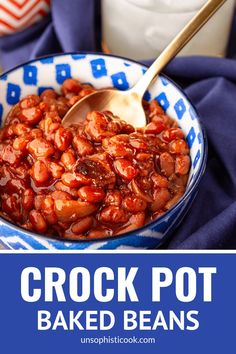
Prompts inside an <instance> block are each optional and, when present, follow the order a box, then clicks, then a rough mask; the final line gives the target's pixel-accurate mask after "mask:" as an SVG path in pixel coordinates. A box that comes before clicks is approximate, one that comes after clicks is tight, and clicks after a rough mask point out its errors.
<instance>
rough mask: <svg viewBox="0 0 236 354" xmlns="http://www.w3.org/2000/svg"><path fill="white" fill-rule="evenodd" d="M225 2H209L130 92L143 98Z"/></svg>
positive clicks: (212, 0) (213, 0)
mask: <svg viewBox="0 0 236 354" xmlns="http://www.w3.org/2000/svg"><path fill="white" fill-rule="evenodd" d="M225 1H226V0H209V1H207V3H206V4H205V5H204V6H203V7H202V8H201V9H200V10H199V11H198V12H197V14H196V15H195V16H194V17H193V18H192V19H191V20H190V21H189V22H188V23H187V25H186V26H185V27H184V28H183V29H182V30H181V32H179V34H178V35H177V36H176V37H175V38H174V39H173V40H172V41H171V43H170V44H169V45H168V46H167V47H166V48H165V49H164V51H163V52H162V53H161V54H160V56H159V57H158V58H157V59H156V60H155V61H154V63H153V64H152V65H151V66H150V68H149V69H148V70H147V71H146V73H145V74H144V75H143V77H142V78H141V79H140V80H139V81H138V83H137V84H136V85H135V86H134V87H133V88H132V89H131V90H130V91H131V92H132V93H135V94H138V96H140V98H142V97H143V95H144V92H145V91H146V89H147V88H148V86H149V85H150V83H151V82H152V80H153V79H154V78H155V77H156V76H157V75H158V74H159V73H160V71H161V70H162V69H163V68H164V67H165V66H166V65H167V64H168V63H169V61H170V60H171V59H173V58H174V57H175V56H176V55H177V54H178V53H179V51H180V50H181V49H182V48H183V47H184V46H185V45H186V44H187V43H188V42H189V41H190V39H191V38H192V37H193V36H194V35H195V34H196V33H197V32H198V31H199V30H200V29H201V27H202V26H203V25H204V24H205V23H206V22H207V21H208V20H209V18H210V17H211V16H212V15H213V14H214V13H215V12H216V11H217V10H218V9H219V8H220V7H221V6H222V5H223V4H224V2H225Z"/></svg>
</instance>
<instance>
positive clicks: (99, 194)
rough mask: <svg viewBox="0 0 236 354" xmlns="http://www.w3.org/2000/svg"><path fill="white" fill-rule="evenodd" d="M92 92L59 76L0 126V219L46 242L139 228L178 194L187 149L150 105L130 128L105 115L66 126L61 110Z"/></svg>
mask: <svg viewBox="0 0 236 354" xmlns="http://www.w3.org/2000/svg"><path fill="white" fill-rule="evenodd" d="M93 91H95V89H94V88H93V87H92V86H90V85H84V84H81V83H80V82H78V81H77V80H75V79H72V78H70V79H66V80H65V81H64V83H63V84H62V87H61V92H62V94H59V93H57V92H56V91H54V90H53V89H46V90H44V92H42V93H41V95H40V96H37V95H28V96H26V97H25V98H23V99H22V100H21V101H20V102H19V103H17V104H16V105H15V106H13V107H12V109H11V110H10V112H9V113H8V115H7V117H6V118H5V122H6V123H5V127H3V128H2V129H0V193H1V204H0V215H1V216H3V217H4V218H6V219H7V220H10V221H13V222H15V223H17V224H18V225H20V226H22V227H24V228H26V229H28V230H31V231H35V232H38V233H43V234H46V235H48V236H50V237H55V236H56V237H58V236H59V237H62V238H63V239H66V238H67V239H71V240H86V239H89V240H90V239H93V238H94V239H99V238H103V237H110V236H112V235H119V234H121V233H124V232H129V231H133V230H135V229H137V228H139V227H142V226H143V225H145V223H147V222H148V221H151V220H155V219H156V218H157V217H160V216H161V215H163V213H164V212H165V211H166V210H168V209H169V208H171V207H172V206H173V205H174V204H176V203H177V202H178V200H179V199H180V198H181V197H182V195H183V194H184V192H185V189H186V186H187V181H188V173H189V169H190V164H191V161H190V157H189V148H188V145H187V143H186V141H185V138H184V133H183V131H182V130H181V129H180V128H179V127H178V124H177V122H175V121H173V120H172V119H171V118H170V117H169V116H167V115H166V114H165V112H164V110H163V109H162V108H161V107H160V105H159V104H158V102H156V101H155V100H154V101H151V102H150V103H148V102H145V101H144V102H143V105H144V110H145V113H146V115H147V121H148V122H149V123H148V124H147V126H146V127H143V128H138V129H135V128H134V127H133V126H132V125H130V124H127V123H126V122H125V121H123V120H121V119H120V118H119V117H117V116H115V115H114V114H113V113H112V112H110V111H104V112H97V111H93V112H90V113H88V114H87V116H86V118H85V120H84V121H80V122H79V123H78V124H74V125H72V126H70V127H68V128H65V127H63V125H62V118H63V117H64V115H65V114H66V112H67V111H68V109H69V107H71V106H72V105H74V104H75V103H76V102H78V100H80V99H81V98H82V97H84V96H86V95H88V94H90V93H91V92H93Z"/></svg>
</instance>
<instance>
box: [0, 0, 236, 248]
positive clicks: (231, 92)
mask: <svg viewBox="0 0 236 354" xmlns="http://www.w3.org/2000/svg"><path fill="white" fill-rule="evenodd" d="M78 2H79V6H80V10H81V11H78ZM59 4H60V6H59ZM84 14H86V16H85V15H84ZM100 28H101V26H100V8H99V1H93V0H77V1H70V6H68V2H67V1H64V2H62V1H60V0H54V1H53V2H52V13H51V16H49V17H47V18H45V19H44V20H42V21H40V22H38V23H37V24H35V25H34V26H31V27H30V28H28V29H26V30H24V31H22V32H19V33H17V34H14V35H11V36H7V37H1V38H0V48H1V52H2V53H1V62H2V65H3V67H4V69H8V68H9V67H12V66H14V65H16V64H19V63H20V62H23V61H27V60H28V59H30V58H34V57H37V56H41V55H46V54H51V53H55V52H60V51H100V43H101V31H100ZM232 38H233V36H232ZM230 52H231V54H232V53H233V51H232V47H231V49H230ZM165 72H166V73H167V74H168V75H169V76H170V77H171V78H172V79H174V80H175V81H176V82H177V83H178V84H180V85H181V86H182V87H184V89H185V92H186V93H187V95H188V96H189V97H190V99H191V100H192V101H193V103H194V104H195V105H196V108H197V110H198V112H199V114H200V116H201V117H202V122H203V125H204V127H205V129H206V132H207V136H208V142H209V157H208V163H207V168H206V173H205V175H204V177H203V180H202V182H201V184H200V188H199V193H198V195H197V197H196V199H195V201H194V203H193V205H192V207H191V210H190V211H189V213H188V214H187V215H186V217H185V219H184V221H183V223H182V224H181V226H180V227H179V228H178V230H176V231H175V232H174V234H173V236H172V238H171V239H170V241H169V242H168V244H166V245H165V247H168V248H172V249H173V248H179V249H218V248H219V249H225V248H229V249H232V248H236V138H235V136H236V61H235V60H232V59H219V58H206V57H188V58H184V57H181V58H177V59H175V60H173V61H172V62H171V64H170V65H169V66H168V67H167V68H166V70H165Z"/></svg>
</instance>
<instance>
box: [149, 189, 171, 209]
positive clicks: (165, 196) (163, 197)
mask: <svg viewBox="0 0 236 354" xmlns="http://www.w3.org/2000/svg"><path fill="white" fill-rule="evenodd" d="M153 197H154V198H153V199H154V202H153V203H152V204H151V210H152V212H156V211H158V210H161V209H164V207H165V205H166V203H167V202H168V201H169V200H170V198H171V195H170V192H169V191H168V189H167V188H160V189H157V190H155V192H154V196H153Z"/></svg>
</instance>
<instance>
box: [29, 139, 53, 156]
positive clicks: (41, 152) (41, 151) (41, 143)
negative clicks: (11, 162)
mask: <svg viewBox="0 0 236 354" xmlns="http://www.w3.org/2000/svg"><path fill="white" fill-rule="evenodd" d="M28 150H29V152H30V153H31V154H32V155H33V156H34V157H36V158H37V157H49V156H51V155H53V154H54V152H55V150H54V148H53V146H52V144H50V143H49V142H48V141H47V140H46V139H44V138H37V139H34V140H32V141H31V142H30V143H29V144H28Z"/></svg>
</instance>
